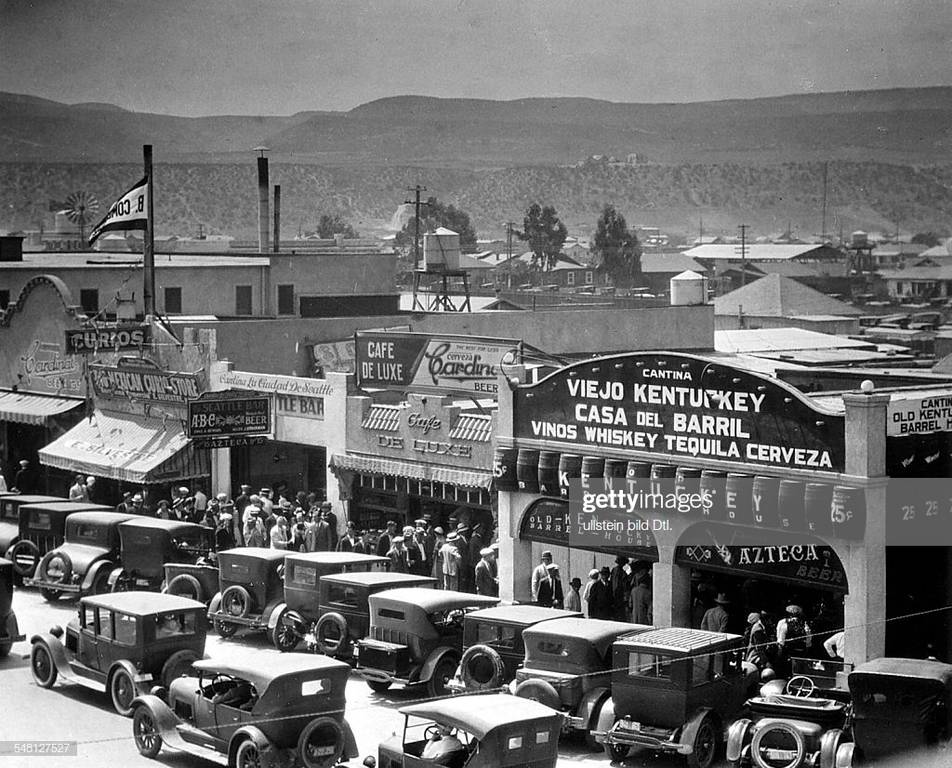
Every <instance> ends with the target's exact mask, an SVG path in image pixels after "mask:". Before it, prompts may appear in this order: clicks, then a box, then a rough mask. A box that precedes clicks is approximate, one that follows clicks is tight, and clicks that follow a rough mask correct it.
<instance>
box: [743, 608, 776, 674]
mask: <svg viewBox="0 0 952 768" xmlns="http://www.w3.org/2000/svg"><path fill="white" fill-rule="evenodd" d="M744 637H745V638H746V640H747V644H746V649H747V650H746V652H745V653H744V659H745V660H746V661H748V662H750V663H751V664H753V665H754V666H755V667H757V669H763V668H764V667H766V666H767V662H768V661H770V656H769V653H768V647H767V628H766V627H765V626H764V623H763V621H761V618H760V614H759V613H758V612H757V611H752V612H751V613H749V614H747V629H745V630H744Z"/></svg>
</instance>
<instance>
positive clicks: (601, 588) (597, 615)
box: [588, 565, 615, 619]
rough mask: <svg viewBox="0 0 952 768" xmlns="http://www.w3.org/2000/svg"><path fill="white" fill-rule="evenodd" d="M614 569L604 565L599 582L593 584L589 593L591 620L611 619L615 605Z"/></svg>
mask: <svg viewBox="0 0 952 768" xmlns="http://www.w3.org/2000/svg"><path fill="white" fill-rule="evenodd" d="M611 575H612V569H611V568H609V567H608V566H607V565H603V566H602V568H601V570H600V571H599V572H598V581H596V582H595V583H594V584H592V588H591V590H590V591H589V593H588V617H589V618H590V619H611V618H612V616H613V615H614V610H615V603H614V601H613V600H612V585H611Z"/></svg>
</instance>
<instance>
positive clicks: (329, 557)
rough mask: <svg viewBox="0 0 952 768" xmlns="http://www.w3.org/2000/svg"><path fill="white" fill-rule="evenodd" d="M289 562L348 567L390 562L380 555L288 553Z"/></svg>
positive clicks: (358, 553)
mask: <svg viewBox="0 0 952 768" xmlns="http://www.w3.org/2000/svg"><path fill="white" fill-rule="evenodd" d="M286 554H287V556H288V559H289V560H293V561H294V562H296V563H300V562H306V563H326V564H329V565H346V564H348V563H383V562H386V561H387V560H388V558H386V557H380V556H379V555H364V554H362V553H360V552H288V553H286Z"/></svg>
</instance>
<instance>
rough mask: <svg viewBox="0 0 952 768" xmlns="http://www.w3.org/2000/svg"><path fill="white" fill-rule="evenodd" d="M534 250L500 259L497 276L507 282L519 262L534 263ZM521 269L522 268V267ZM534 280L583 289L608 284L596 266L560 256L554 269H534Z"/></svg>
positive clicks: (527, 264)
mask: <svg viewBox="0 0 952 768" xmlns="http://www.w3.org/2000/svg"><path fill="white" fill-rule="evenodd" d="M532 257H533V253H532V251H526V252H525V253H521V254H519V255H518V256H513V257H512V259H511V260H509V259H506V260H503V261H500V262H499V263H498V264H496V266H495V270H496V277H497V280H498V281H499V282H502V283H504V282H506V281H507V277H508V274H509V273H510V272H515V271H516V269H517V262H518V263H521V264H523V265H525V266H526V267H528V266H530V265H531V264H532ZM520 269H521V268H520ZM532 282H534V283H535V284H536V285H541V286H552V287H557V288H559V289H563V288H564V289H583V288H586V287H590V288H591V289H592V290H595V286H596V284H600V285H603V286H604V285H607V284H608V281H607V279H606V276H605V275H599V274H598V273H597V272H596V270H595V268H594V267H591V266H585V265H584V264H580V263H579V262H577V261H575V260H574V259H572V258H569V257H566V256H560V257H559V259H558V261H556V263H555V265H554V266H553V267H552V269H547V270H538V271H534V272H533V274H532Z"/></svg>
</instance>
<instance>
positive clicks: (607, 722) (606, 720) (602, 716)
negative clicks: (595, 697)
mask: <svg viewBox="0 0 952 768" xmlns="http://www.w3.org/2000/svg"><path fill="white" fill-rule="evenodd" d="M615 719H616V718H615V700H614V699H613V698H612V697H611V696H609V697H608V698H607V699H605V701H604V702H603V703H602V706H601V709H599V710H598V717H597V718H596V720H595V722H594V723H592V725H591V730H592V731H593V732H594V733H608V732H609V731H610V730H611V729H612V726H613V725H614V724H615Z"/></svg>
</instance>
